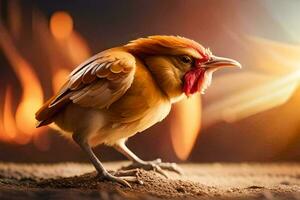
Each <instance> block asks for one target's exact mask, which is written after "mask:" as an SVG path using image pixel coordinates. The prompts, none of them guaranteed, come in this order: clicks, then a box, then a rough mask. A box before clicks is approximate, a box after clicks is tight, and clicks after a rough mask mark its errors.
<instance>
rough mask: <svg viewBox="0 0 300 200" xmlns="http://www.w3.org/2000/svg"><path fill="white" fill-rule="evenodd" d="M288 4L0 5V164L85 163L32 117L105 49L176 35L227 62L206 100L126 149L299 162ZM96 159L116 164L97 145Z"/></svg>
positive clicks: (174, 157)
mask: <svg viewBox="0 0 300 200" xmlns="http://www.w3.org/2000/svg"><path fill="white" fill-rule="evenodd" d="M299 7H300V2H299V1H297V0H289V1H281V0H190V1H183V0H165V1H159V0H155V1H154V0H153V1H146V0H129V1H123V0H113V1H108V0H107V1H96V0H94V1H91V0H85V1H83V0H81V1H79V0H73V1H69V0H60V1H53V0H43V1H34V0H28V1H21V0H0V160H1V161H10V162H61V161H80V162H83V161H87V159H86V157H85V155H84V153H83V152H81V150H80V149H79V148H78V147H77V146H76V145H75V144H74V143H73V142H71V141H67V140H65V139H64V138H62V137H61V136H60V135H59V134H57V133H56V132H55V131H54V130H51V129H49V128H47V127H44V128H41V129H35V128H34V127H35V120H34V113H35V111H36V110H37V109H38V108H39V107H40V105H41V104H42V103H43V102H44V101H45V100H47V99H48V98H49V97H51V95H52V94H53V93H54V92H56V91H57V90H58V89H59V86H60V85H62V84H63V83H64V81H65V79H66V77H67V75H68V73H70V71H71V70H72V69H73V68H75V67H76V65H78V64H80V63H81V62H82V61H84V60H85V59H87V58H88V57H90V56H92V55H93V54H96V53H98V52H100V51H102V50H104V49H106V48H110V47H113V46H117V45H121V44H125V43H127V42H128V41H129V40H132V39H135V38H138V37H144V36H148V35H154V34H167V35H180V36H184V37H188V38H191V39H194V40H196V41H198V42H199V43H201V44H203V45H204V46H205V47H209V48H210V49H211V50H212V52H213V53H214V54H215V55H219V56H224V57H229V58H233V59H236V60H238V61H239V62H240V63H241V64H242V65H243V69H242V70H223V71H218V72H216V73H215V74H214V78H213V83H212V86H211V87H210V88H209V89H208V90H207V91H206V94H205V95H202V96H201V97H200V95H197V96H195V97H193V98H190V99H189V100H185V101H183V102H181V103H178V104H177V105H175V106H174V108H173V109H172V111H171V114H170V115H169V116H168V118H167V119H165V120H164V121H163V122H161V123H159V124H156V125H155V126H154V127H152V128H150V129H148V130H146V131H145V132H144V133H140V134H137V135H136V136H135V137H133V138H131V139H130V140H129V141H128V146H129V147H130V148H131V149H132V150H133V151H134V152H136V153H137V155H139V156H140V157H142V158H143V159H146V160H152V159H154V158H157V157H161V158H162V159H164V160H167V161H176V162H220V161H222V162H241V161H247V162H250V161H299V160H300V148H299V147H300V87H299V80H300V65H299V64H300V45H299V42H300V26H299V18H300V13H299V9H298V8H299ZM96 153H97V154H98V155H99V157H100V159H101V160H102V161H113V160H123V159H125V158H124V157H123V156H122V155H120V154H119V153H117V152H115V151H114V150H113V149H111V148H108V147H103V146H100V147H97V148H96Z"/></svg>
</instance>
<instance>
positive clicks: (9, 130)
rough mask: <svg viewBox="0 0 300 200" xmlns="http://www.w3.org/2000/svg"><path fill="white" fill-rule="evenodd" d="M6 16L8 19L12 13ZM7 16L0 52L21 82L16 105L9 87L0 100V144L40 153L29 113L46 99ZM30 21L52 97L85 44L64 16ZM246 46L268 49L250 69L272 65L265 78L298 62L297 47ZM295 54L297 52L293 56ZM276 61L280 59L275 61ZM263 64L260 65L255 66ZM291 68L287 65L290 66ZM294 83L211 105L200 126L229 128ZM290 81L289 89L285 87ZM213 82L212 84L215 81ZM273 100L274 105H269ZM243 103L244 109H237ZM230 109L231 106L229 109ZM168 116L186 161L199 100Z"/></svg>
mask: <svg viewBox="0 0 300 200" xmlns="http://www.w3.org/2000/svg"><path fill="white" fill-rule="evenodd" d="M11 12H12V13H13V11H11ZM15 12H17V11H15ZM33 14H34V13H33ZM12 16H15V18H13V19H11V23H15V25H14V26H12V27H16V28H14V30H13V32H14V33H13V34H12V35H10V34H9V32H8V31H7V30H6V28H5V27H4V26H3V25H1V24H0V48H1V50H2V51H3V52H4V54H5V56H6V57H7V59H8V61H9V63H10V66H11V67H12V69H13V71H14V73H15V75H16V77H17V78H18V80H19V81H20V84H21V89H22V93H21V98H20V100H16V99H15V98H16V97H15V96H14V93H13V89H12V87H11V86H7V87H6V88H5V92H4V97H3V98H2V99H0V103H1V106H2V107H1V110H0V140H1V141H4V142H11V143H17V144H28V143H29V142H30V141H34V142H35V144H36V146H37V147H39V146H43V145H39V144H40V141H39V140H38V139H36V138H38V135H39V134H42V133H44V132H46V130H47V128H44V129H35V119H34V112H35V111H36V110H37V109H38V108H39V107H40V106H41V104H42V103H43V101H44V99H45V97H44V94H45V88H42V86H41V82H40V77H38V76H37V74H36V73H35V70H34V69H35V68H34V66H33V65H32V64H31V63H30V62H29V61H28V60H26V59H25V58H24V57H23V56H22V55H21V53H20V52H19V51H18V49H17V48H16V45H15V44H14V41H13V39H12V37H13V35H19V34H20V33H17V32H18V30H19V28H18V27H19V26H20V25H19V23H22V20H20V19H18V17H16V16H19V15H17V14H16V15H12ZM34 20H35V21H33V27H36V30H35V31H38V34H40V35H39V36H40V38H41V40H40V41H39V42H41V43H42V44H41V46H42V47H44V48H43V50H44V51H45V54H46V55H47V56H48V57H49V62H51V63H48V65H49V66H50V68H51V70H50V72H51V74H50V75H49V77H50V79H49V80H48V81H50V83H51V84H52V88H51V89H52V91H53V92H57V91H58V90H59V88H60V87H61V85H62V84H63V83H64V81H65V78H66V77H67V76H68V74H69V73H70V71H71V68H72V67H75V66H76V65H77V64H79V63H80V62H82V61H83V60H85V59H87V58H88V57H90V56H91V53H90V50H89V47H88V45H87V43H86V42H85V40H84V39H83V38H82V37H81V35H80V34H79V33H78V32H76V31H75V30H74V26H73V25H74V22H73V19H72V17H71V15H69V14H68V13H67V12H64V11H59V12H56V13H53V15H52V16H51V18H50V20H49V23H48V21H47V20H45V18H44V16H38V17H35V18H34ZM249 44H252V45H260V46H259V48H257V47H256V48H253V49H270V52H269V54H270V55H272V56H270V57H268V58H266V56H265V54H266V52H260V53H258V52H256V53H255V54H257V55H263V56H264V59H262V58H261V57H257V58H256V59H255V62H254V64H255V65H257V66H263V67H265V69H264V70H265V71H266V69H268V70H269V69H271V67H269V66H270V65H272V70H271V71H268V73H271V74H272V73H273V74H274V75H282V74H281V73H279V72H277V71H276V70H274V66H278V67H277V68H276V69H278V71H280V70H281V69H282V66H283V63H284V62H283V61H285V62H286V61H287V60H296V59H297V58H298V54H297V53H298V51H300V50H299V47H297V48H289V47H290V46H287V45H286V44H279V43H276V42H272V41H271V42H268V43H266V41H264V40H251V41H249ZM247 45H248V44H247ZM262 46H264V48H262ZM249 47H251V45H250V46H249ZM275 47H276V48H275ZM272 49H273V50H272ZM295 50H297V52H296V53H295ZM277 51H282V52H281V53H280V55H285V56H284V57H285V59H284V60H283V59H282V58H281V57H280V59H274V56H273V55H274V53H276V52H277ZM58 54H59V56H58ZM276 55H277V54H276ZM291 55H293V59H288V58H291ZM276 58H279V56H277V57H276ZM262 60H263V61H264V62H265V63H259V62H261V61H262ZM297 61H298V60H297ZM295 63H296V62H295ZM295 63H291V64H292V65H294V64H295ZM42 67H43V66H42ZM299 77H300V75H299V71H298V73H294V75H291V74H284V75H283V76H281V77H280V79H276V80H272V81H271V82H270V84H269V85H266V86H265V87H260V90H259V91H260V94H268V93H269V90H270V89H272V90H273V91H277V93H272V94H273V96H267V97H265V98H263V97H260V98H258V96H257V95H258V93H257V91H258V90H257V89H253V90H251V91H250V92H248V93H241V92H240V93H239V94H238V95H237V96H233V97H232V98H231V97H230V98H224V99H218V100H216V102H215V103H213V104H212V105H210V106H208V107H204V113H203V116H205V117H204V118H203V119H204V120H205V121H204V122H205V123H211V122H216V121H217V120H219V118H221V120H225V121H228V122H231V121H236V120H239V119H242V118H245V117H248V116H250V115H253V114H255V113H258V112H261V111H264V110H266V109H270V108H271V107H274V106H277V105H279V104H281V103H284V102H286V100H287V99H288V98H289V97H290V95H291V94H292V93H293V91H294V89H295V87H296V85H295V84H296V83H297V85H298V81H299ZM221 78H223V77H220V79H221ZM224 78H225V76H224ZM231 78H232V77H229V78H228V79H227V80H226V81H228V80H229V81H228V82H227V83H232V84H235V82H234V81H230V80H231ZM239 78H241V79H239V80H242V79H243V78H245V77H243V75H241V77H239ZM290 81H291V82H292V84H290ZM214 82H216V81H215V80H214ZM213 86H214V84H213ZM283 86H286V87H283ZM213 90H214V88H213V87H211V88H210V91H212V92H214V91H213ZM216 91H217V90H216ZM209 93H210V92H209ZM249 99H252V101H249ZM274 99H277V100H276V101H274ZM15 101H18V102H17V106H16V108H14V102H15ZM242 101H243V102H245V104H242V103H241V102H242ZM272 103H273V104H272ZM231 104H232V105H234V106H231ZM225 108H226V109H225ZM254 108H256V110H255V109H254ZM173 111H174V112H173V113H172V116H171V118H170V135H171V141H172V145H173V148H174V152H175V153H176V155H177V157H178V158H179V159H181V160H186V159H187V158H188V156H189V155H190V153H191V151H192V148H193V146H194V143H195V141H196V139H197V136H198V134H199V132H200V126H201V119H202V118H201V116H202V114H201V111H202V109H201V97H200V94H197V95H195V96H193V97H191V98H189V99H187V100H184V101H182V102H180V103H178V104H176V105H175V106H174V109H173ZM39 149H40V148H39Z"/></svg>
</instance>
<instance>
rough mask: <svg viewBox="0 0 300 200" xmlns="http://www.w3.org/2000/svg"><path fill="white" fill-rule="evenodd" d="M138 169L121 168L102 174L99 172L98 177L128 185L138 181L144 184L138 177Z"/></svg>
mask: <svg viewBox="0 0 300 200" xmlns="http://www.w3.org/2000/svg"><path fill="white" fill-rule="evenodd" d="M137 173H138V170H137V169H131V170H126V171H125V170H119V171H116V172H111V173H108V172H105V173H102V174H98V177H99V179H100V180H107V181H112V182H117V183H120V184H121V185H124V186H126V187H130V188H131V185H130V183H138V184H141V185H142V184H144V183H143V181H141V180H139V178H138V175H137Z"/></svg>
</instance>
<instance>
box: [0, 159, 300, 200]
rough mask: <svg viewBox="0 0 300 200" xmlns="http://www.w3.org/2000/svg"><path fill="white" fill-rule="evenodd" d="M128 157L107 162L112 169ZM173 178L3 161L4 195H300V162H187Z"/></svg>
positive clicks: (0, 188)
mask: <svg viewBox="0 0 300 200" xmlns="http://www.w3.org/2000/svg"><path fill="white" fill-rule="evenodd" d="M126 164H127V163H124V162H122V163H121V162H118V163H106V164H105V165H106V167H107V168H108V169H111V170H116V169H117V168H119V167H121V166H123V165H126ZM181 167H182V168H183V169H184V172H185V175H184V176H179V175H177V174H174V173H171V172H170V173H168V175H169V178H168V179H166V178H164V177H163V176H161V175H159V174H156V173H155V172H152V171H151V172H147V171H144V170H140V171H139V173H138V176H139V177H140V179H141V180H142V181H143V182H144V184H143V185H138V184H133V185H132V188H126V187H123V186H120V185H119V184H116V183H111V182H100V181H99V180H98V179H97V177H96V176H95V172H93V167H92V166H91V165H88V164H78V163H61V164H54V165H32V164H31V165H29V164H12V163H10V164H7V163H0V199H149V200H151V199H170V198H172V199H267V200H273V199H274V200H278V199H286V200H293V199H295V200H298V199H299V200H300V163H299V164H295V163H281V164H183V165H181Z"/></svg>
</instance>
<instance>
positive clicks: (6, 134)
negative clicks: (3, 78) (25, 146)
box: [1, 87, 17, 140]
mask: <svg viewBox="0 0 300 200" xmlns="http://www.w3.org/2000/svg"><path fill="white" fill-rule="evenodd" d="M11 95H12V94H11V89H10V87H7V89H6V91H5V98H4V109H3V137H2V138H1V139H3V140H13V139H14V138H15V137H16V135H17V128H16V122H15V119H14V116H13V113H12V98H11Z"/></svg>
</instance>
